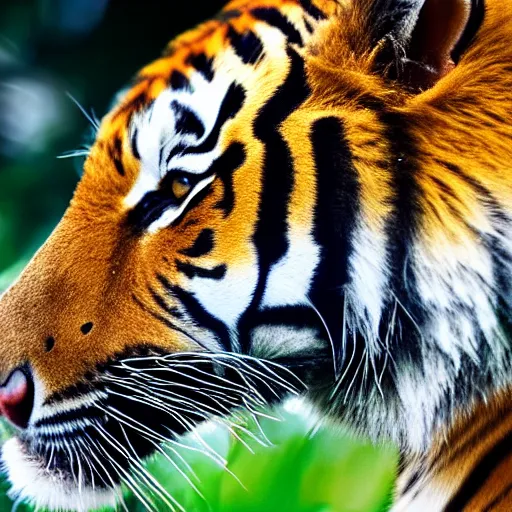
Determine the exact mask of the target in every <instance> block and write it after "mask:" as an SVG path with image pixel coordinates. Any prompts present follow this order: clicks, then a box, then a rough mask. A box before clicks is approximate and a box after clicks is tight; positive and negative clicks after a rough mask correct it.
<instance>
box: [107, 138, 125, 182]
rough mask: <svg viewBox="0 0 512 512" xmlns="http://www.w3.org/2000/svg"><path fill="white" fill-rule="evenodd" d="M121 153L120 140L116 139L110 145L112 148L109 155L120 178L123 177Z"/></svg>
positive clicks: (121, 143)
mask: <svg viewBox="0 0 512 512" xmlns="http://www.w3.org/2000/svg"><path fill="white" fill-rule="evenodd" d="M122 152H123V142H122V140H121V139H120V138H119V137H117V138H115V139H114V141H113V143H112V148H111V150H110V155H111V157H112V161H113V162H114V165H115V167H116V171H117V172H118V173H119V175H120V176H124V174H125V173H124V166H123V160H122V158H123V157H122V154H123V153H122Z"/></svg>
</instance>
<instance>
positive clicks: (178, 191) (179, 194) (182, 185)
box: [171, 176, 192, 199]
mask: <svg viewBox="0 0 512 512" xmlns="http://www.w3.org/2000/svg"><path fill="white" fill-rule="evenodd" d="M171 187H172V193H173V194H174V197H175V198H176V199H183V198H184V197H185V196H186V195H187V194H188V193H189V192H190V190H191V189H192V183H191V182H190V180H189V179H188V178H187V177H186V176H178V177H177V178H174V179H173V180H172V185H171Z"/></svg>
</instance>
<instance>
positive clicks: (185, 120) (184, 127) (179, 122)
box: [171, 100, 205, 139]
mask: <svg viewBox="0 0 512 512" xmlns="http://www.w3.org/2000/svg"><path fill="white" fill-rule="evenodd" d="M171 109H172V110H173V111H174V113H175V115H176V125H175V127H176V133H180V134H191V135H195V136H196V137H197V138H198V139H200V138H201V137H202V136H203V135H204V130H205V128H204V124H203V122H202V121H201V119H199V117H198V116H197V114H196V113H195V112H194V111H193V110H191V109H190V108H188V107H187V106H185V105H183V104H181V103H180V102H179V101H177V100H172V101H171Z"/></svg>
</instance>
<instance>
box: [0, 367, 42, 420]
mask: <svg viewBox="0 0 512 512" xmlns="http://www.w3.org/2000/svg"><path fill="white" fill-rule="evenodd" d="M33 406H34V383H33V381H32V378H31V377H30V375H29V374H28V372H25V371H24V370H21V369H18V370H14V371H13V372H12V373H11V375H9V377H8V379H7V380H6V381H5V383H4V384H3V385H2V386H0V412H1V413H2V415H4V416H5V417H6V418H7V419H8V420H9V421H10V422H11V423H13V424H14V425H16V426H17V427H19V428H27V426H28V421H29V418H30V415H31V413H32V408H33Z"/></svg>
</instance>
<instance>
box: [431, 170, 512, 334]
mask: <svg viewBox="0 0 512 512" xmlns="http://www.w3.org/2000/svg"><path fill="white" fill-rule="evenodd" d="M437 163H439V164H440V165H442V166H443V167H444V168H445V169H447V170H449V171H450V172H452V173H453V174H454V175H455V176H457V177H458V178H459V179H461V180H462V181H464V182H465V183H467V184H468V185H469V186H470V187H471V188H472V189H473V191H474V192H475V193H476V194H477V196H478V200H479V202H480V203H481V204H482V205H483V206H484V208H485V212H486V215H487V217H488V218H489V220H490V221H491V224H492V226H493V228H494V230H495V232H496V233H497V234H498V236H496V235H493V234H488V233H480V239H481V241H482V242H483V243H484V245H485V246H486V248H487V250H488V251H489V254H490V255H491V258H492V264H493V274H494V291H495V293H496V296H497V298H498V307H497V313H498V317H499V320H500V322H501V325H502V327H503V328H505V329H508V330H509V331H510V329H511V328H512V319H511V311H512V283H511V281H510V271H509V268H510V266H511V265H512V258H511V254H510V252H509V251H508V249H507V247H506V246H505V245H504V243H503V241H502V240H506V239H507V233H505V232H503V228H502V226H507V225H509V224H510V222H511V219H510V216H509V215H508V214H507V212H506V211H505V210H504V208H503V207H502V206H501V204H500V203H499V202H498V201H497V200H496V198H495V197H494V195H493V194H492V192H491V191H490V190H489V189H488V188H487V187H485V186H484V185H483V184H482V183H480V181H478V180H477V179H476V178H473V177H472V176H469V175H468V174H467V173H466V172H464V170H463V169H461V168H460V167H459V166H458V165H455V164H453V163H451V162H446V161H444V160H437Z"/></svg>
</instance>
